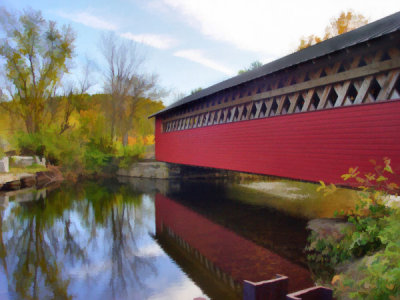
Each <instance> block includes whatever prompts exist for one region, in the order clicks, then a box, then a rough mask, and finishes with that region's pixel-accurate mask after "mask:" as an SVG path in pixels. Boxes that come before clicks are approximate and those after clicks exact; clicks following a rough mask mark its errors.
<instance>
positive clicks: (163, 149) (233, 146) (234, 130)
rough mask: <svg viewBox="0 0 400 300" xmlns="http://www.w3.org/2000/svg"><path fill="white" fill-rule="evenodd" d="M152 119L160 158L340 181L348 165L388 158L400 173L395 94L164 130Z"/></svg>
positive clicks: (363, 166) (399, 113)
mask: <svg viewBox="0 0 400 300" xmlns="http://www.w3.org/2000/svg"><path fill="white" fill-rule="evenodd" d="M161 125H162V122H161V120H160V119H159V118H157V120H156V159H157V160H159V161H165V162H171V163H177V164H186V165H194V166H204V167H212V168H219V169H227V170H235V171H242V172H249V173H258V174H267V175H274V176H281V177H288V178H294V179H302V180H308V181H319V180H323V181H325V182H332V183H336V184H343V181H342V180H341V178H340V175H341V174H343V173H345V172H346V171H347V170H348V168H349V167H355V166H358V167H359V168H360V171H371V164H370V163H369V160H370V159H375V160H377V161H382V159H383V157H389V158H391V160H392V168H393V169H394V170H395V171H397V172H399V173H400V100H395V101H394V100H392V101H387V102H381V103H377V104H369V105H357V106H347V107H340V108H336V109H327V110H322V111H314V112H307V113H298V114H292V115H284V116H277V117H271V118H263V119H256V120H250V121H241V122H234V123H228V124H221V125H213V126H207V127H202V128H195V129H187V130H181V131H174V132H169V133H162V132H161Z"/></svg>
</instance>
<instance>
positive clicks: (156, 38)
mask: <svg viewBox="0 0 400 300" xmlns="http://www.w3.org/2000/svg"><path fill="white" fill-rule="evenodd" d="M121 36H122V37H123V38H126V39H129V40H132V41H135V42H138V43H142V44H145V45H148V46H151V47H154V48H158V49H169V48H172V47H174V46H175V45H176V44H177V41H176V40H175V39H174V38H171V37H169V36H167V35H160V34H146V33H144V34H133V33H130V32H125V33H122V34H121Z"/></svg>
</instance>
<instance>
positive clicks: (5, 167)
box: [0, 157, 10, 173]
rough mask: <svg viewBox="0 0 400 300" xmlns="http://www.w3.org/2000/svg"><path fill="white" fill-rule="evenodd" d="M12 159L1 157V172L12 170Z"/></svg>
mask: <svg viewBox="0 0 400 300" xmlns="http://www.w3.org/2000/svg"><path fill="white" fill-rule="evenodd" d="M9 162H10V160H9V159H8V157H3V158H2V159H0V173H8V172H10V164H9Z"/></svg>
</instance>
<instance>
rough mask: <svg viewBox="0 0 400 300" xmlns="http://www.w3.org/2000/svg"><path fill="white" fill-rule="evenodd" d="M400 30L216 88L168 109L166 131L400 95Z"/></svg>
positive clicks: (383, 99) (164, 130)
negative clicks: (333, 53) (298, 63)
mask: <svg viewBox="0 0 400 300" xmlns="http://www.w3.org/2000/svg"><path fill="white" fill-rule="evenodd" d="M399 40H400V39H399V36H398V35H395V36H391V37H388V38H387V39H386V40H385V41H379V42H377V43H375V44H374V45H371V44H362V45H358V46H357V47H355V48H354V49H346V50H344V51H342V52H341V53H337V54H335V55H332V56H330V55H328V56H326V57H323V58H320V59H318V60H313V61H309V62H306V63H304V64H301V65H298V66H296V67H293V68H291V69H290V68H289V69H286V70H283V71H280V72H278V73H276V74H271V75H267V76H264V77H262V78H258V79H256V80H253V81H250V82H248V83H246V84H242V85H240V86H237V87H233V88H230V89H228V90H225V91H221V92H218V93H216V94H214V95H211V96H209V97H207V98H205V99H202V100H201V99H200V100H198V101H196V102H194V103H193V104H188V105H187V106H185V107H182V108H181V109H179V110H176V111H174V112H172V113H169V114H167V115H166V116H165V117H164V118H163V127H162V128H163V132H171V131H177V130H186V129H194V128H199V127H204V126H211V125H218V124H225V123H230V122H238V121H245V120H252V119H258V118H266V117H274V116H279V115H286V114H293V113H300V112H309V111H315V110H322V109H329V108H336V107H341V106H349V105H358V104H367V103H374V102H380V101H387V100H390V99H398V98H400V43H399Z"/></svg>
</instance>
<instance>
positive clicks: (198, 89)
mask: <svg viewBox="0 0 400 300" xmlns="http://www.w3.org/2000/svg"><path fill="white" fill-rule="evenodd" d="M202 89H203V88H202V87H198V88H195V89H193V90H191V91H190V95H193V94H196V93H197V92H200V91H201V90H202Z"/></svg>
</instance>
